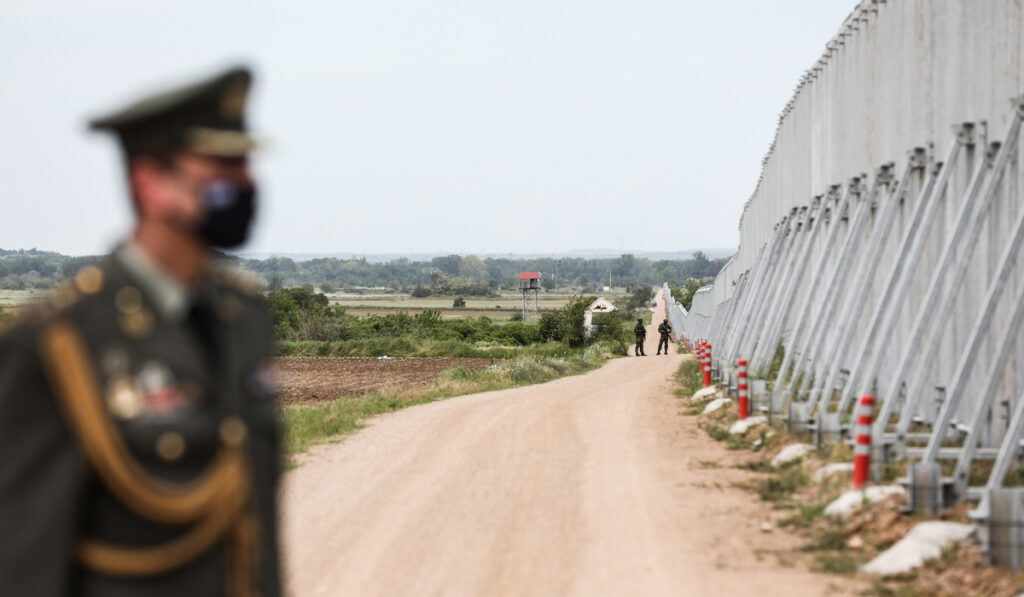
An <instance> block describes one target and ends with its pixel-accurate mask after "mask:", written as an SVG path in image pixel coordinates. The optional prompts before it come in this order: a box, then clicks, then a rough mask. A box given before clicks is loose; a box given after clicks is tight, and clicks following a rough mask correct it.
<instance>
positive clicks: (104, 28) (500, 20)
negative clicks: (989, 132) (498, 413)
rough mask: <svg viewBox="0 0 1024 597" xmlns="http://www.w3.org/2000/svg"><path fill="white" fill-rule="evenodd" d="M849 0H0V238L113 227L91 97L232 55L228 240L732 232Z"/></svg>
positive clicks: (111, 233)
mask: <svg viewBox="0 0 1024 597" xmlns="http://www.w3.org/2000/svg"><path fill="white" fill-rule="evenodd" d="M856 4H857V2H856V1H855V0H773V1H771V2H765V1H764V0H737V1H733V2H729V1H702V2H695V1H692V0H658V1H643V0H631V1H629V2H595V1H594V0H588V1H559V0H537V1H534V0H516V1H514V2H512V1H509V2H487V1H481V0H477V1H461V2H460V1H455V0H431V1H430V2H417V1H411V0H410V1H392V0H373V1H370V2H367V1H361V2H350V1H345V0H324V1H318V2H288V3H285V2H281V1H276V2H264V1H251V0H249V1H238V2H215V1H211V0H188V1H184V0H177V1H175V2H173V3H169V2H155V1H153V2H148V1H142V0H120V1H115V0H96V1H88V2H81V1H70V0H68V1H53V0H33V1H31V2H25V1H20V0H0V248H5V249H11V248H31V247H38V248H40V249H49V250H56V251H60V252H63V253H69V254H92V253H100V252H105V251H107V250H108V249H109V248H110V246H111V245H112V244H113V243H114V242H116V241H117V240H118V239H119V238H121V237H123V236H124V235H125V231H126V230H128V228H129V226H130V210H129V208H128V203H127V200H126V199H125V195H124V188H123V184H122V182H121V166H120V162H119V159H118V154H117V152H116V149H115V146H114V144H113V142H112V141H111V140H110V139H108V138H106V137H104V136H102V135H97V134H91V133H87V132H86V130H85V122H86V120H87V119H88V118H89V117H90V116H94V115H96V114H99V113H104V112H107V111H109V110H110V109H112V108H115V107H118V106H119V105H120V104H122V103H124V102H126V101H129V100H133V99H135V98H136V97H138V96H139V95H140V94H141V93H143V92H147V91H151V90H159V89H160V88H161V87H164V86H167V85H171V84H174V83H177V82H181V81H186V80H188V79H190V78H192V77H193V76H198V75H206V74H210V73H212V72H214V71H216V70H218V69H219V68H220V67H224V66H228V65H231V64H234V63H237V62H243V63H246V64H249V65H251V66H252V67H253V68H254V69H255V71H256V73H257V81H256V85H257V86H256V88H255V91H254V97H253V104H252V110H251V119H252V121H253V124H254V128H255V129H256V130H257V131H258V132H260V133H262V134H263V135H265V136H266V137H268V138H269V139H270V140H271V145H270V146H269V147H268V148H267V150H266V151H264V152H263V153H262V154H261V155H259V156H258V157H257V158H256V159H255V161H254V166H255V169H256V171H257V175H258V180H259V182H260V185H261V191H262V193H263V203H262V205H261V212H260V219H259V222H258V225H257V229H256V234H255V237H254V238H253V240H252V242H251V243H250V244H249V245H248V246H247V247H246V248H245V250H246V251H258V252H356V253H367V254H368V253H398V252H457V253H463V254H465V253H498V252H515V253H536V252H561V251H570V250H573V249H597V248H602V249H603V248H607V249H615V250H622V251H674V250H685V249H693V248H717V247H735V246H736V244H737V243H738V230H737V226H738V222H739V216H740V210H741V209H742V206H743V204H744V202H745V201H746V199H747V198H748V197H749V196H750V194H751V192H752V191H753V189H754V185H755V183H756V181H757V177H758V174H759V171H760V164H761V158H762V156H763V155H764V153H765V151H766V150H767V148H768V146H769V144H770V142H771V139H772V136H773V134H774V130H775V123H776V119H777V115H778V113H779V111H780V110H781V109H782V107H783V105H784V104H785V102H786V101H787V99H788V98H789V96H790V95H791V93H792V90H793V87H794V85H795V84H796V82H797V79H798V78H799V76H800V74H801V73H802V72H803V71H804V70H805V69H806V68H808V67H809V66H810V65H811V63H813V62H814V61H815V60H816V59H817V58H818V56H819V54H820V53H821V51H822V50H823V48H824V45H825V43H826V42H827V41H828V40H829V39H830V38H831V37H832V35H833V34H834V33H835V32H836V31H837V30H838V28H839V26H840V24H841V23H842V21H843V19H844V18H845V17H846V15H847V14H849V12H850V11H851V10H852V9H853V8H854V7H855V6H856Z"/></svg>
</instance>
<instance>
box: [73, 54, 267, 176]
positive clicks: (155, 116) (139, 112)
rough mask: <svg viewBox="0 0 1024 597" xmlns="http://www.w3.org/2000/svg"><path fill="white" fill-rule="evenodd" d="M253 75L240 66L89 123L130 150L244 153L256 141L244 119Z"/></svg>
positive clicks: (143, 151)
mask: <svg viewBox="0 0 1024 597" xmlns="http://www.w3.org/2000/svg"><path fill="white" fill-rule="evenodd" d="M251 82H252V74H251V73H250V72H249V70H248V69H246V68H244V67H236V68H232V69H229V70H227V71H225V72H223V73H220V74H218V75H216V76H214V77H211V78H209V79H205V80H203V81H199V82H197V83H193V84H191V85H187V86H185V87H179V88H176V89H170V90H166V91H164V92H162V93H158V94H156V95H152V96H149V97H146V98H144V99H142V100H139V101H137V102H135V103H133V104H131V105H129V106H127V107H125V108H122V109H121V110H118V111H116V112H114V113H112V114H109V115H107V116H103V117H100V118H96V119H94V120H92V121H91V122H90V123H89V124H90V128H91V129H92V130H97V131H110V132H112V133H114V134H116V135H117V136H118V137H119V139H120V141H121V145H122V146H123V148H124V151H125V153H126V154H128V155H130V156H132V155H145V154H161V153H166V152H168V151H175V150H180V149H187V150H190V151H195V152H198V153H202V154H206V155H213V156H222V157H238V156H244V155H246V154H248V153H249V152H250V151H252V149H253V147H254V145H255V143H254V141H253V138H252V137H251V136H250V135H249V134H248V132H247V130H246V124H245V102H246V98H247V96H248V93H249V86H250V84H251Z"/></svg>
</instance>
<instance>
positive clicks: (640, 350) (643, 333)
mask: <svg viewBox="0 0 1024 597" xmlns="http://www.w3.org/2000/svg"><path fill="white" fill-rule="evenodd" d="M633 333H634V334H636V347H634V348H633V354H634V355H636V356H638V357H645V356H647V355H646V354H645V353H644V340H646V339H647V328H646V327H644V320H643V319H637V320H636V327H634V328H633Z"/></svg>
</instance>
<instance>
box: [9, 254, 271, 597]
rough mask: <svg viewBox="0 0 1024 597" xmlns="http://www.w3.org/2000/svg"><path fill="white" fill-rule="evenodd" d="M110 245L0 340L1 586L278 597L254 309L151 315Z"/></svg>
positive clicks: (58, 591)
mask: <svg viewBox="0 0 1024 597" xmlns="http://www.w3.org/2000/svg"><path fill="white" fill-rule="evenodd" d="M122 253H123V251H119V252H118V253H115V254H114V255H112V256H110V257H107V258H105V259H104V260H103V261H102V262H101V263H100V264H99V265H98V266H90V267H87V268H85V269H83V270H82V271H81V272H79V273H78V274H77V275H76V276H75V278H74V280H73V281H70V282H68V283H67V284H66V285H65V286H64V287H62V288H60V289H58V290H57V291H55V292H54V293H53V295H52V297H51V298H50V299H49V301H47V302H46V303H44V304H41V305H38V306H35V307H31V308H28V309H27V311H28V312H27V313H25V314H23V315H22V316H19V317H18V318H17V322H16V323H14V324H13V326H12V327H11V328H10V329H8V330H6V331H5V332H3V333H2V334H0V454H2V461H0V593H2V594H4V595H13V596H22V595H24V596H31V597H46V596H58V595H83V596H92V595H103V596H112V597H118V596H129V595H131V596H135V595H147V596H160V595H167V596H171V595H174V596H182V595H184V596H187V597H200V596H205V595H256V594H259V595H262V596H264V597H272V596H275V595H279V594H280V592H281V589H280V576H279V563H278V545H277V544H278V540H277V535H276V518H277V504H276V499H277V498H276V494H277V485H278V477H279V474H280V429H279V417H278V408H277V404H276V398H275V395H274V392H273V389H272V384H271V383H270V382H269V377H268V373H269V371H268V369H267V359H268V357H269V356H270V354H271V348H272V345H271V327H270V322H269V319H268V317H267V314H266V311H265V308H264V307H263V304H262V299H261V298H260V297H259V296H258V295H256V294H251V293H250V292H247V291H246V290H245V289H244V287H243V285H242V284H240V283H239V282H238V278H237V277H235V278H232V276H230V275H227V274H224V273H220V274H215V275H211V276H210V277H209V279H208V280H206V282H205V283H204V285H203V286H202V288H201V292H200V293H199V296H201V297H202V298H203V300H202V301H200V304H201V305H202V308H200V309H197V310H195V311H194V313H193V315H189V313H188V312H187V311H188V309H187V305H182V306H179V308H178V309H177V312H175V310H173V309H171V310H168V309H166V308H159V307H160V306H161V300H162V297H159V296H155V295H154V294H153V293H152V292H151V291H148V290H147V286H146V285H145V284H142V282H143V281H142V280H140V277H139V276H138V275H135V274H133V270H132V268H131V267H128V265H129V261H127V260H125V259H122V258H121V257H120V256H121V254H122ZM150 288H151V286H150ZM163 306H164V307H166V305H163ZM169 313H170V314H172V315H173V314H176V317H175V316H171V315H169Z"/></svg>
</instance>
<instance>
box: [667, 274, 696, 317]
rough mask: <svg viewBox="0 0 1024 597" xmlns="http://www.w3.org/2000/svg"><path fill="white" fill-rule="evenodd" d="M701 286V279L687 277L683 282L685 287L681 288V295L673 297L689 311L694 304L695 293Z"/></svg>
mask: <svg viewBox="0 0 1024 597" xmlns="http://www.w3.org/2000/svg"><path fill="white" fill-rule="evenodd" d="M700 287H701V282H700V280H698V279H696V278H687V279H686V281H685V282H683V287H682V288H681V289H680V296H679V297H673V298H675V299H676V301H678V302H679V303H680V304H681V305H682V306H683V308H684V309H686V310H687V311H689V310H690V307H691V306H692V305H693V295H694V293H696V292H697V290H699V289H700Z"/></svg>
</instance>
